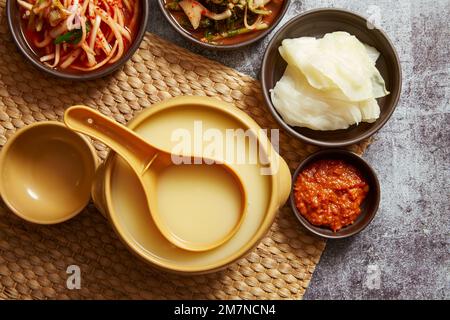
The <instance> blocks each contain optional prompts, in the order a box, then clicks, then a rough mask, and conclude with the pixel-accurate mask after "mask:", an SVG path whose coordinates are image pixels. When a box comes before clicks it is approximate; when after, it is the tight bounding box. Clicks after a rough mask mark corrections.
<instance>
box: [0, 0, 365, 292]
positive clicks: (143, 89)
mask: <svg viewBox="0 0 450 320" xmlns="http://www.w3.org/2000/svg"><path fill="white" fill-rule="evenodd" d="M0 9H1V12H0V145H4V144H5V142H6V141H7V139H8V137H9V136H11V135H12V134H13V133H14V132H15V131H16V130H17V129H18V128H21V127H23V126H26V125H28V124H30V123H33V122H36V121H44V120H61V119H62V116H63V112H64V109H65V108H67V107H69V106H71V105H74V104H85V105H89V106H91V107H94V108H97V109H99V110H100V111H101V112H103V113H104V114H106V115H108V116H111V117H113V118H114V119H116V120H117V121H119V122H120V123H123V124H125V123H126V122H127V121H128V120H130V119H131V118H133V116H134V114H135V113H136V112H139V111H140V110H142V109H143V108H151V106H152V104H153V103H156V102H159V101H161V100H164V99H168V98H170V97H175V96H179V95H206V96H211V97H216V98H218V99H222V100H225V101H227V102H230V103H233V104H235V105H236V106H238V107H239V108H241V109H242V110H244V111H245V112H247V113H248V114H250V115H251V117H253V118H254V119H255V120H256V121H257V122H258V123H259V124H260V125H261V127H263V128H276V127H277V125H276V123H275V122H274V121H273V119H272V118H271V116H270V115H269V113H268V112H267V111H266V109H265V107H264V104H263V99H262V95H261V88H260V84H259V82H258V81H257V80H255V79H252V78H250V77H248V76H245V75H243V74H241V73H238V72H236V71H235V70H232V69H230V68H228V67H225V66H223V65H221V64H219V63H216V62H213V61H210V60H208V59H206V58H204V57H201V56H198V55H195V54H193V53H191V52H189V51H187V50H185V49H182V48H179V47H177V46H175V45H173V44H171V43H169V42H167V41H164V40H162V39H160V38H158V37H156V36H154V35H152V34H147V35H146V37H145V40H144V41H143V43H142V45H141V47H140V49H139V51H138V52H137V53H136V54H135V55H134V56H133V58H132V60H131V61H130V62H128V63H127V64H126V66H125V67H124V68H123V69H122V70H121V71H118V72H117V73H115V74H113V75H112V76H109V77H107V78H105V79H101V80H96V81H90V82H82V83H75V82H68V81H62V80H58V79H55V78H52V77H49V76H46V75H44V74H42V73H40V72H38V71H37V70H36V69H34V68H33V67H32V66H31V65H30V64H29V63H28V62H26V61H25V59H24V58H23V57H22V56H21V55H20V53H19V52H18V51H17V50H16V47H15V45H14V43H13V42H12V38H11V36H10V34H9V30H8V28H7V25H6V18H5V17H4V15H5V0H0ZM280 139H281V141H280V149H281V150H280V151H281V155H282V156H283V157H284V159H286V161H287V162H288V164H289V166H290V168H291V169H294V168H295V167H296V166H297V165H298V163H299V162H300V161H301V160H302V159H303V158H304V157H305V156H307V155H308V154H310V153H311V152H313V151H315V148H314V147H312V146H308V145H305V144H302V143H301V142H299V141H297V140H295V139H293V138H290V137H288V136H287V135H285V134H284V133H281V137H280ZM367 144H368V143H367V142H365V143H363V144H360V145H358V146H354V149H353V150H354V151H356V152H359V153H362V152H363V150H364V149H365V147H366V146H367ZM95 146H96V149H97V150H98V153H99V155H100V157H101V158H103V159H104V158H105V156H106V154H107V151H108V150H107V149H105V147H104V146H102V145H101V144H96V145H95ZM324 247H325V242H324V241H323V240H321V239H318V238H315V237H314V236H312V235H310V234H309V233H307V232H306V231H304V230H303V229H302V227H301V226H300V225H299V223H298V222H297V221H296V219H295V217H294V216H293V214H292V213H291V211H290V209H289V208H288V207H285V208H284V209H283V210H281V212H280V213H279V215H278V217H277V219H276V221H275V223H274V224H273V227H272V228H271V229H270V232H269V233H268V234H267V236H266V237H265V238H264V239H263V240H262V242H261V243H260V244H259V246H258V247H257V248H256V249H254V250H253V251H252V252H251V253H249V254H248V255H247V256H246V257H244V258H242V259H241V260H239V261H238V262H236V263H234V264H233V265H231V266H230V267H228V268H227V269H225V270H223V271H220V272H216V273H213V274H208V275H202V276H189V277H187V276H180V275H173V274H169V273H165V272H162V271H159V270H155V269H153V268H152V267H150V266H149V265H147V264H145V263H143V262H142V261H141V260H139V259H137V258H135V257H134V256H133V254H131V253H130V252H129V251H127V249H126V248H125V246H124V245H123V244H122V243H121V241H119V239H118V237H117V236H116V235H115V234H114V232H113V230H112V228H111V227H110V225H109V224H108V222H107V221H106V219H104V218H103V217H102V216H101V215H100V213H99V212H98V211H97V210H96V209H95V207H94V206H93V205H90V206H89V207H88V208H86V210H84V212H83V213H81V214H80V215H79V216H77V217H76V218H74V219H72V220H71V221H69V222H66V223H63V224H60V225H56V226H38V225H33V224H30V223H27V222H24V221H22V220H21V219H19V218H17V217H16V216H15V215H14V214H12V213H11V212H9V210H8V209H7V208H6V206H5V205H4V204H3V203H2V202H0V299H69V298H70V299H239V298H241V299H262V298H266V299H299V298H301V297H302V296H303V294H304V292H305V289H306V288H307V286H308V283H309V281H310V279H311V275H312V273H313V271H314V268H315V266H316V264H317V263H318V261H319V258H320V255H321V253H322V251H323V249H324ZM69 265H78V266H79V267H80V268H81V289H79V290H69V289H67V286H66V281H67V277H68V274H67V273H66V269H67V267H68V266H69Z"/></svg>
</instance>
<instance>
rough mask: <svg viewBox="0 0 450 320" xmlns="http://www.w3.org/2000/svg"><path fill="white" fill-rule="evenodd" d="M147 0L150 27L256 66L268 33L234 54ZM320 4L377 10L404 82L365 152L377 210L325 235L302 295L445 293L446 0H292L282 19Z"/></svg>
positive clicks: (449, 100)
mask: <svg viewBox="0 0 450 320" xmlns="http://www.w3.org/2000/svg"><path fill="white" fill-rule="evenodd" d="M149 2H150V6H151V10H152V17H151V21H150V25H149V30H150V31H151V32H154V33H156V34H158V35H160V36H162V37H163V38H166V39H168V40H170V41H172V42H175V43H177V44H179V45H180V46H183V47H186V48H188V49H190V50H192V51H194V52H197V53H200V54H203V55H205V56H207V57H209V58H211V59H214V60H218V61H220V62H222V63H224V64H226V65H228V66H231V67H233V68H236V69H237V70H240V71H242V72H244V73H246V74H249V75H251V76H256V75H257V74H258V71H259V68H260V63H261V59H262V55H263V52H264V48H265V46H266V45H267V42H268V41H269V39H270V36H269V37H268V38H266V39H265V40H263V41H262V42H260V43H259V44H256V45H253V46H250V47H247V48H245V49H241V50H238V51H235V52H232V53H230V52H227V53H223V52H214V51H208V50H205V49H202V48H199V47H196V46H193V45H191V44H190V43H189V42H187V41H185V40H184V39H182V38H181V36H180V35H179V34H178V33H176V32H175V31H174V30H173V29H172V27H171V26H170V25H169V24H168V23H167V22H166V21H165V20H164V17H163V16H162V14H161V13H160V11H159V8H158V6H157V1H156V0H150V1H149ZM319 7H339V8H347V9H350V10H352V11H355V12H359V13H361V14H363V15H365V16H371V15H372V16H373V15H374V14H375V17H377V15H378V16H379V18H380V23H381V27H382V28H383V29H384V30H385V31H386V32H387V33H388V35H389V36H390V37H391V39H392V40H393V41H394V43H395V45H396V47H397V50H398V53H399V55H400V57H401V61H402V67H403V72H404V77H403V80H404V87H403V95H402V99H401V102H400V104H399V106H398V108H397V110H396V112H395V114H394V116H393V118H392V119H391V120H390V122H389V123H388V124H387V125H386V127H385V128H384V129H383V130H382V131H381V132H380V133H378V134H377V136H376V137H375V141H374V143H373V144H372V145H371V146H370V148H369V150H368V151H367V153H366V154H365V155H364V157H365V159H367V160H368V161H369V162H370V163H371V164H372V165H373V166H374V168H375V169H376V170H377V172H378V174H379V178H380V181H381V185H382V191H383V193H382V203H381V207H380V210H379V212H378V215H377V217H376V218H375V220H374V221H373V223H372V224H371V225H370V226H369V227H368V228H367V229H366V230H365V231H364V232H363V233H361V234H360V235H358V236H355V237H353V238H351V239H347V240H342V241H329V242H328V244H327V247H326V250H325V252H324V254H323V257H322V259H321V261H320V263H319V265H318V267H317V269H316V271H315V273H314V276H313V279H312V281H311V284H310V286H309V288H308V290H307V293H306V295H305V298H306V299H379V298H384V299H415V298H416V299H449V298H450V254H449V249H450V246H449V244H450V238H449V230H450V221H449V220H450V161H449V160H450V156H449V155H450V130H449V123H450V0H437V1H434V0H433V1H432V0H400V1H392V0H382V1H375V0H338V1H330V0H293V1H292V4H291V7H290V9H289V12H288V15H287V16H286V17H285V20H284V22H285V21H286V20H288V19H289V18H291V17H292V16H295V15H296V14H298V13H300V12H303V11H305V10H309V9H313V8H319ZM282 23H283V22H282ZM377 275H379V279H380V281H379V282H377V280H376V276H377ZM373 276H375V278H373ZM372 279H375V280H374V281H372Z"/></svg>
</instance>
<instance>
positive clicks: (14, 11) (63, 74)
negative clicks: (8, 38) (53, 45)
mask: <svg viewBox="0 0 450 320" xmlns="http://www.w3.org/2000/svg"><path fill="white" fill-rule="evenodd" d="M140 3H141V17H140V20H139V29H138V32H137V34H136V36H135V38H134V42H133V44H132V45H131V46H130V47H129V48H128V51H127V52H126V53H125V54H124V55H123V56H122V58H120V59H119V60H118V61H116V62H115V63H113V64H111V65H108V66H103V67H102V68H100V69H98V70H95V71H92V72H88V73H83V72H80V73H77V72H70V71H63V70H58V69H53V68H49V67H47V66H46V65H45V64H43V63H42V62H41V61H40V60H39V56H38V55H37V53H36V52H35V51H34V50H33V48H32V47H31V46H30V45H29V44H28V40H27V39H26V38H25V35H24V32H23V28H22V25H23V23H22V21H21V19H20V14H19V7H18V5H17V3H16V1H15V0H8V1H7V2H6V15H7V20H8V26H9V30H10V31H11V34H12V37H13V39H14V42H15V43H16V45H17V47H18V48H19V50H20V52H21V53H22V54H23V55H24V56H25V58H26V59H27V60H28V61H30V62H31V64H32V65H33V66H35V67H36V68H37V69H39V70H41V71H44V72H46V73H49V74H51V75H53V76H55V77H58V78H62V79H67V80H92V79H98V78H101V77H104V76H107V75H108V74H110V73H112V72H114V71H116V70H117V69H119V68H120V67H121V66H122V65H124V64H125V63H126V62H127V61H128V60H129V59H130V58H131V57H132V56H133V54H134V53H135V52H136V50H137V49H138V48H139V46H140V44H141V42H142V39H143V38H144V35H145V30H146V28H147V22H148V17H149V6H148V3H147V2H146V1H145V0H142V1H141V2H140Z"/></svg>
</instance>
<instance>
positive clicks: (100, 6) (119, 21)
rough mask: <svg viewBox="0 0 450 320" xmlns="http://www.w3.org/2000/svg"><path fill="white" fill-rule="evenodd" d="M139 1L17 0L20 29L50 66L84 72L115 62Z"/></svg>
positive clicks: (125, 42)
mask: <svg viewBox="0 0 450 320" xmlns="http://www.w3.org/2000/svg"><path fill="white" fill-rule="evenodd" d="M139 1H140V0H17V3H18V5H19V6H20V8H21V10H20V14H21V17H22V19H23V20H24V31H25V32H24V33H25V35H26V38H27V40H28V42H29V44H30V45H31V46H32V47H33V49H35V51H36V52H37V53H38V54H39V56H40V61H41V62H42V63H44V64H46V65H47V66H49V67H51V68H60V69H72V70H75V71H81V72H88V71H92V70H96V69H98V68H101V67H102V66H104V65H106V64H111V63H114V62H116V61H117V60H119V59H120V58H121V57H122V56H123V55H124V53H125V52H126V50H127V49H128V47H129V46H130V44H131V43H132V40H133V37H134V35H135V31H136V30H135V28H136V26H137V23H138V19H139V9H140V7H139V5H140V4H139Z"/></svg>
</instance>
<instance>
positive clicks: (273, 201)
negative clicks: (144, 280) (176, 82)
mask: <svg viewBox="0 0 450 320" xmlns="http://www.w3.org/2000/svg"><path fill="white" fill-rule="evenodd" d="M183 105H197V106H200V107H209V108H211V109H213V110H216V111H217V112H221V113H224V114H228V115H229V116H230V117H232V118H234V119H236V121H238V122H240V123H243V124H244V125H245V126H246V127H248V128H250V129H251V128H255V126H257V127H259V125H258V124H257V123H256V121H255V120H253V119H252V118H251V117H250V116H248V115H247V114H246V113H245V112H243V111H242V110H240V109H238V108H237V107H235V106H233V105H232V104H230V103H227V102H224V101H221V100H217V99H214V98H211V97H200V96H181V97H175V98H170V99H167V100H164V101H161V102H158V103H157V104H155V105H153V106H152V108H150V109H144V110H142V112H140V113H139V114H138V115H137V116H136V117H134V118H133V119H132V120H131V121H130V122H128V124H127V126H128V127H129V128H130V129H132V130H134V128H136V127H138V126H139V125H140V124H142V123H143V122H145V121H146V120H147V119H148V118H149V117H150V116H152V115H155V114H157V113H158V112H164V111H166V110H168V109H172V108H178V107H180V106H183ZM224 106H226V107H225V108H224ZM230 106H233V108H230ZM260 138H262V139H264V140H265V141H264V143H263V144H262V146H263V148H267V147H269V148H272V151H270V152H271V153H272V152H274V153H276V154H277V155H278V156H279V154H278V152H276V151H275V149H273V146H272V144H271V143H270V141H269V138H268V137H267V136H263V135H262V136H261V137H260V136H258V139H260ZM266 142H267V144H266ZM115 158H116V154H115V153H114V152H110V153H109V154H108V156H107V158H106V160H105V162H104V166H105V167H104V177H103V178H101V179H102V181H103V183H104V185H103V189H104V190H103V195H102V197H103V199H102V200H104V204H105V206H104V209H105V210H104V211H105V212H104V213H105V216H106V217H107V219H108V220H109V221H110V222H111V225H112V227H113V229H114V230H115V231H116V233H117V234H118V236H119V239H120V240H121V241H122V242H123V243H124V244H125V246H126V247H127V248H128V249H130V252H132V253H133V254H134V255H136V256H138V257H139V258H140V259H141V260H143V261H144V262H146V263H148V264H150V265H152V266H153V267H156V268H157V269H160V270H163V271H168V272H171V273H178V274H183V275H186V274H190V275H197V274H206V273H211V272H216V271H219V270H222V269H224V268H226V267H227V266H228V265H230V264H231V263H233V262H235V261H237V260H239V259H240V258H242V256H243V255H245V254H246V253H248V252H250V250H252V249H253V248H255V247H256V246H257V245H258V244H259V242H260V241H261V239H262V238H263V237H264V236H265V235H266V234H267V232H268V231H269V229H270V227H271V226H272V224H273V222H274V221H275V217H276V216H277V213H278V210H279V209H280V208H281V207H282V206H283V205H284V203H281V201H280V199H279V194H280V189H281V186H280V181H279V180H280V179H279V175H277V174H274V175H271V176H270V179H271V190H270V194H271V197H270V199H269V201H268V204H267V210H266V212H265V215H264V217H263V218H262V221H261V225H260V226H259V228H258V229H257V230H256V231H255V233H254V234H253V235H252V237H251V239H250V241H247V242H246V243H245V244H243V245H242V246H241V247H240V249H239V250H236V251H235V252H234V253H232V254H230V255H229V256H228V257H227V258H225V259H221V260H217V261H216V262H214V263H210V264H208V265H202V266H201V267H183V266H179V265H177V264H173V263H172V262H164V261H163V260H162V259H154V258H153V257H152V256H151V255H150V254H147V253H146V250H145V249H144V248H142V247H141V246H140V244H138V243H136V242H133V241H132V240H131V239H132V238H133V237H132V235H130V234H129V233H128V231H127V230H126V229H125V228H124V227H123V226H121V225H120V223H118V219H117V215H115V214H111V211H110V210H111V208H112V209H114V206H113V202H112V192H111V184H112V170H113V167H114V166H113V164H114V161H115ZM278 161H280V162H281V161H284V160H283V159H282V158H281V156H279V160H278ZM289 182H290V181H289ZM286 203H287V202H286ZM113 212H114V211H113Z"/></svg>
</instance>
